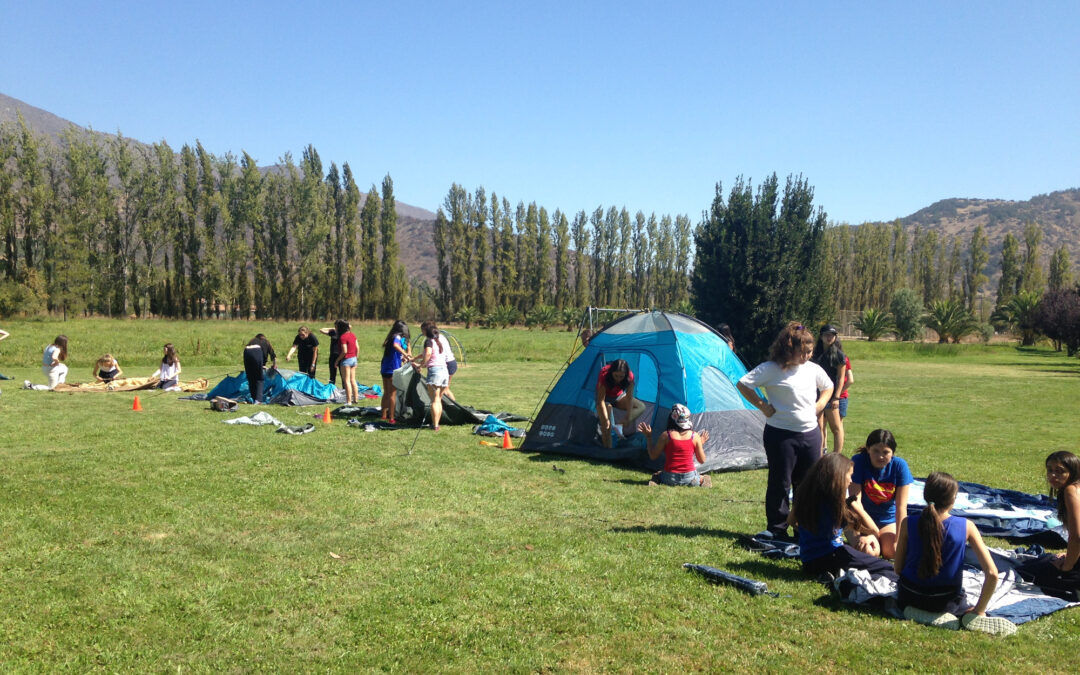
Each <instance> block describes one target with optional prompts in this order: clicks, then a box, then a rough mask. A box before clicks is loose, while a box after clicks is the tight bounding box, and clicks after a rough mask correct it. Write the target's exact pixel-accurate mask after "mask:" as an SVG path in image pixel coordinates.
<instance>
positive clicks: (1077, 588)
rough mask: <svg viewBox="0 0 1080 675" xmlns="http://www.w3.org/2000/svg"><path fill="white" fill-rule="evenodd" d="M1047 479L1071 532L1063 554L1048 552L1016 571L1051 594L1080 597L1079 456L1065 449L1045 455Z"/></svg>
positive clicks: (1069, 598)
mask: <svg viewBox="0 0 1080 675" xmlns="http://www.w3.org/2000/svg"><path fill="white" fill-rule="evenodd" d="M1046 482H1047V483H1049V484H1050V496H1052V497H1057V509H1058V518H1059V519H1060V520H1061V522H1062V523H1064V524H1065V530H1066V531H1067V532H1068V533H1069V543H1068V547H1067V548H1066V549H1065V552H1064V553H1059V554H1056V555H1055V554H1052V553H1048V554H1046V555H1044V556H1042V557H1040V558H1038V559H1037V560H1033V561H1031V562H1029V563H1026V564H1023V565H1021V566H1020V567H1019V568H1018V569H1017V571H1018V572H1019V573H1020V576H1022V577H1024V579H1026V580H1028V581H1031V582H1033V583H1034V584H1035V585H1036V586H1038V587H1040V588H1042V589H1043V591H1045V592H1046V593H1047V594H1048V595H1053V596H1056V597H1059V598H1064V599H1065V600H1070V601H1072V602H1076V601H1077V600H1080V597H1078V596H1080V457H1077V456H1076V455H1074V454H1073V453H1071V452H1066V451H1064V450H1062V451H1060V452H1055V453H1052V454H1051V455H1050V456H1049V457H1047V458H1046Z"/></svg>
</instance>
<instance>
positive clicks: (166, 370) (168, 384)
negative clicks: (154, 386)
mask: <svg viewBox="0 0 1080 675" xmlns="http://www.w3.org/2000/svg"><path fill="white" fill-rule="evenodd" d="M150 377H157V378H160V381H159V382H158V389H164V390H165V391H180V358H179V357H178V356H177V355H176V348H175V347H173V344H172V343H171V342H168V343H166V344H165V347H164V354H163V355H162V357H161V365H160V366H158V369H157V370H155V371H154V374H153V375H151V376H150Z"/></svg>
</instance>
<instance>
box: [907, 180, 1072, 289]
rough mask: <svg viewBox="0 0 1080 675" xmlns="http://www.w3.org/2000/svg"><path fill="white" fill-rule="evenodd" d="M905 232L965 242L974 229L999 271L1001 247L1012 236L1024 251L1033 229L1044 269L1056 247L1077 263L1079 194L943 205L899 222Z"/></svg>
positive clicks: (950, 201)
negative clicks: (1032, 226)
mask: <svg viewBox="0 0 1080 675" xmlns="http://www.w3.org/2000/svg"><path fill="white" fill-rule="evenodd" d="M900 222H901V224H902V225H903V226H904V228H905V229H914V228H916V227H918V228H920V229H923V230H933V231H936V232H938V233H939V234H941V235H945V236H946V237H954V236H959V237H960V239H961V241H963V242H965V246H966V243H967V241H968V240H969V239H970V238H971V233H972V232H974V231H975V228H976V227H978V226H979V225H982V226H983V229H984V230H985V231H986V236H987V238H988V239H989V241H990V268H991V270H992V271H995V272H996V271H997V269H998V267H999V265H1000V257H1001V245H1002V242H1003V241H1004V240H1005V235H1006V234H1008V233H1010V232H1011V233H1012V234H1013V236H1015V237H1016V238H1018V239H1019V240H1020V248H1021V250H1023V246H1024V236H1023V233H1024V225H1025V224H1027V223H1031V222H1034V223H1038V224H1039V225H1040V226H1041V227H1042V231H1043V240H1042V243H1041V244H1040V250H1041V251H1042V254H1043V258H1044V260H1043V264H1044V265H1045V264H1046V261H1047V260H1048V259H1049V257H1050V255H1051V254H1052V253H1053V252H1054V250H1056V249H1057V248H1058V247H1060V246H1062V245H1065V246H1066V247H1068V249H1069V259H1070V260H1072V261H1073V262H1074V263H1076V261H1078V260H1080V189H1077V188H1073V189H1069V190H1060V191H1058V192H1051V193H1049V194H1044V195H1037V196H1035V197H1032V198H1031V199H1028V200H1026V201H1010V200H1005V199H943V200H941V201H939V202H935V203H933V204H931V205H930V206H927V207H926V208H924V209H919V210H918V211H916V212H915V213H913V214H911V215H910V216H908V217H906V218H901V219H900Z"/></svg>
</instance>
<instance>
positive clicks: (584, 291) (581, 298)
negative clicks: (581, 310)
mask: <svg viewBox="0 0 1080 675" xmlns="http://www.w3.org/2000/svg"><path fill="white" fill-rule="evenodd" d="M588 225H589V220H588V216H586V215H585V212H584V211H578V212H577V215H575V216H574V225H573V238H574V306H575V307H584V306H585V305H587V304H589V298H590V297H592V292H591V290H592V288H591V286H590V285H589V267H590V266H589V239H590V237H591V233H590V232H589V229H588Z"/></svg>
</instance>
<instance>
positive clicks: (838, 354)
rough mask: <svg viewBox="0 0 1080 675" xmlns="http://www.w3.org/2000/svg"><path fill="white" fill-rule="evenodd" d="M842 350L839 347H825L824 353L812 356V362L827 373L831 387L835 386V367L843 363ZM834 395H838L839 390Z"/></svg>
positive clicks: (844, 357)
mask: <svg viewBox="0 0 1080 675" xmlns="http://www.w3.org/2000/svg"><path fill="white" fill-rule="evenodd" d="M846 358H847V357H846V356H844V352H842V351H840V350H839V349H826V350H825V353H823V354H820V355H818V356H815V357H814V363H816V364H818V365H819V366H821V367H822V369H824V371H825V372H826V373H828V375H829V379H830V380H832V383H833V388H835V387H836V369H837V368H839V367H840V366H842V365H844V362H845V359H846ZM833 395H834V396H839V395H840V392H839V391H836V392H834V394H833Z"/></svg>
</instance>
